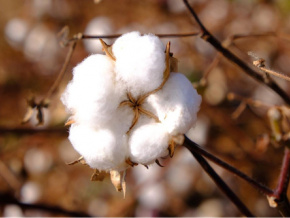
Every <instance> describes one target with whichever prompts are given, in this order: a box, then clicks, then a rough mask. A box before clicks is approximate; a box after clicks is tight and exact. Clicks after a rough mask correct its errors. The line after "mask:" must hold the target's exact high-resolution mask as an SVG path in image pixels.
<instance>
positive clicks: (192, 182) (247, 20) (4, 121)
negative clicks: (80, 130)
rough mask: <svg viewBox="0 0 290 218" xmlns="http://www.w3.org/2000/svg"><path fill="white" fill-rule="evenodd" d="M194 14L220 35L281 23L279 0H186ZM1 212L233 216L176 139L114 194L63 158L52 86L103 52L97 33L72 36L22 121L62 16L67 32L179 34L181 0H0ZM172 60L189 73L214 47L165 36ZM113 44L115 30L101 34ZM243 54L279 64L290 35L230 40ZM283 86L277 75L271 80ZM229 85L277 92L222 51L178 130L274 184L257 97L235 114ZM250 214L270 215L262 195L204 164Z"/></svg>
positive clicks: (51, 56)
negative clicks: (192, 116)
mask: <svg viewBox="0 0 290 218" xmlns="http://www.w3.org/2000/svg"><path fill="white" fill-rule="evenodd" d="M189 2H190V4H191V5H192V6H193V7H194V8H195V9H196V11H197V13H198V15H199V17H200V19H201V20H202V22H203V23H204V25H205V26H206V27H207V28H208V29H209V30H210V32H212V33H213V34H214V35H215V36H216V37H217V38H218V39H219V40H221V41H224V40H225V39H227V38H228V37H230V36H233V35H235V34H246V35H248V34H249V35H251V34H260V33H267V32H272V31H274V32H276V33H278V32H279V33H280V32H282V33H284V34H288V33H289V32H290V1H288V0H215V1H214V0H190V1H189ZM0 5H1V7H0V13H1V16H0V31H1V34H0V100H1V106H0V195H1V196H0V202H1V203H0V215H1V216H78V215H80V216H86V215H89V216H241V214H240V212H239V211H238V210H237V209H236V207H235V206H234V205H233V204H232V203H231V202H230V201H229V200H228V199H227V198H226V197H225V196H224V194H223V193H221V191H220V190H219V189H218V188H217V187H216V186H215V184H214V183H213V182H212V181H211V179H210V178H209V177H208V176H207V175H206V174H205V173H204V172H203V170H202V169H201V167H200V166H199V165H198V163H197V162H196V161H195V159H194V158H193V157H192V155H191V154H190V153H189V152H188V151H187V150H186V149H185V148H183V147H179V148H178V149H177V150H176V152H175V155H174V157H173V158H172V159H170V158H169V159H166V160H162V163H161V164H163V165H164V166H165V167H163V168H160V167H159V166H157V165H152V166H149V170H147V169H146V168H145V167H144V166H137V167H134V168H133V169H130V170H128V173H127V193H126V198H125V199H123V196H122V194H121V193H117V192H116V191H115V189H114V187H113V185H112V184H111V182H110V180H109V178H106V179H105V180H104V181H103V182H91V181H90V177H91V174H92V173H93V170H92V169H90V168H89V167H87V166H83V165H74V166H68V165H66V163H68V162H71V161H73V160H75V159H77V158H78V157H79V155H78V154H77V153H76V152H75V151H74V150H73V148H72V146H71V145H70V142H69V141H68V139H67V136H68V128H67V127H64V123H65V122H66V120H67V118H68V115H67V113H66V112H65V110H64V107H63V105H62V103H61V101H60V95H61V93H62V91H63V90H64V88H65V86H66V85H67V83H68V81H69V80H70V79H71V70H72V68H73V67H74V66H75V65H76V64H77V63H79V62H80V61H82V59H84V58H85V57H87V56H88V55H89V54H92V53H102V51H101V48H100V45H99V42H98V40H92V39H90V40H83V41H80V42H79V43H78V44H77V47H76V50H75V51H74V53H73V56H72V59H71V62H70V64H69V67H68V71H67V73H66V74H65V76H64V79H63V81H62V82H61V84H60V86H59V89H58V92H57V93H56V95H54V96H53V98H52V99H51V103H50V106H49V108H47V109H45V110H44V125H43V126H36V124H37V120H36V118H35V116H33V119H31V120H30V121H29V123H27V124H24V125H21V120H22V119H23V117H24V115H25V113H26V110H27V102H26V100H27V99H28V98H30V97H31V96H35V97H36V100H38V99H41V98H42V97H43V96H44V95H45V94H46V93H47V91H48V90H49V88H50V87H51V85H52V84H53V81H54V80H55V79H56V77H57V75H58V73H59V71H60V69H61V66H62V64H63V63H64V60H65V56H66V54H67V52H68V48H61V46H60V45H59V39H58V38H57V33H58V32H59V31H60V30H61V29H62V28H63V27H64V26H65V25H67V26H68V27H69V29H70V35H69V36H70V37H72V36H73V35H74V34H76V33H79V32H82V33H85V34H88V35H103V34H122V33H126V32H129V31H132V30H138V31H140V32H141V33H155V34H162V33H163V34H165V33H188V32H195V31H198V30H199V29H198V26H197V25H196V23H195V22H194V20H193V19H192V17H191V15H190V14H189V13H188V11H187V10H186V8H185V6H184V5H183V3H182V1H181V0H119V1H112V0H102V1H94V0H84V1H79V0H13V1H7V0H0ZM162 40H163V41H164V43H166V42H167V41H171V51H172V52H173V53H174V56H175V57H176V58H178V60H179V72H181V73H184V74H185V75H186V76H187V77H188V78H189V79H190V80H191V81H192V82H193V83H194V84H196V83H197V82H198V81H199V80H200V79H201V78H202V77H203V76H204V73H205V72H206V70H207V69H208V66H209V65H210V64H211V63H212V62H213V60H214V59H215V57H216V55H217V52H216V50H215V49H214V48H213V47H212V46H211V45H209V44H207V43H206V42H204V41H203V40H202V39H200V38H198V37H187V38H185V37H184V38H166V39H162ZM105 41H106V42H107V43H109V44H110V43H113V42H114V40H105ZM230 48H231V49H232V50H233V51H234V52H235V53H236V54H237V55H238V56H239V57H240V58H242V59H244V60H246V61H249V63H250V62H251V61H252V60H253V57H251V56H249V55H248V53H249V52H251V53H252V54H255V56H257V57H259V58H264V59H265V60H266V65H267V67H269V68H271V69H274V70H275V71H278V72H283V73H284V74H286V75H289V73H290V67H289V66H288V64H289V62H290V44H289V42H288V41H287V40H283V39H281V38H279V37H273V36H265V37H251V38H244V39H239V40H236V41H234V46H232V47H230ZM275 80H276V81H277V83H278V84H279V85H280V86H281V87H283V89H284V90H285V91H286V92H288V93H289V94H290V89H289V85H288V82H286V81H284V80H282V79H279V78H278V79H275ZM230 92H233V93H235V94H238V95H241V96H243V97H246V98H252V99H255V100H259V101H262V102H264V103H266V104H267V105H281V104H283V101H282V100H281V99H280V98H279V97H278V96H277V95H275V93H273V92H272V91H271V90H270V89H268V88H266V87H265V86H263V85H260V84H259V83H257V82H256V81H254V80H253V79H252V78H249V77H248V76H246V75H245V73H244V72H242V71H241V70H240V69H239V68H237V67H236V66H235V65H233V64H232V63H230V62H228V61H227V60H225V59H224V58H222V59H221V60H220V62H219V63H218V64H217V65H216V66H215V67H214V68H213V69H212V70H211V71H210V73H209V74H208V76H207V86H206V88H203V89H200V94H202V96H203V102H202V106H201V110H200V112H199V115H198V121H197V124H196V127H195V128H193V129H191V130H190V131H189V132H188V134H187V135H188V136H189V137H190V138H191V139H192V140H194V141H195V142H197V143H198V144H200V145H201V146H204V148H205V149H206V150H208V151H210V152H211V153H213V154H214V155H216V156H218V157H220V158H221V159H223V160H225V161H226V162H228V163H230V164H232V165H233V166H235V167H236V168H238V169H239V170H241V171H243V172H245V173H246V174H247V175H249V176H251V177H252V178H254V179H256V180H257V181H260V182H261V183H263V184H265V185H267V186H269V187H270V188H275V186H276V184H277V179H278V175H279V170H280V167H281V162H282V157H283V150H284V149H283V147H279V146H274V145H273V144H272V143H268V142H269V141H271V140H270V139H271V138H270V137H271V131H270V126H269V122H268V120H267V116H266V112H267V107H252V106H248V107H247V108H246V110H245V111H244V112H243V113H242V114H241V115H240V116H237V117H233V116H232V114H233V112H234V111H235V110H236V108H237V107H238V106H239V103H240V102H239V101H229V100H228V99H227V94H228V93H230ZM212 166H213V168H214V169H215V170H216V171H217V173H218V174H219V175H220V176H221V177H222V178H223V179H224V180H225V181H226V183H227V184H228V185H229V186H230V187H231V188H232V189H233V190H234V192H235V193H236V194H237V195H238V196H239V197H240V198H241V200H242V201H243V202H244V203H245V204H246V205H247V206H248V207H249V209H250V210H251V211H252V212H253V213H254V214H255V215H256V216H279V213H278V212H277V211H276V210H275V209H272V208H270V207H269V205H268V202H267V199H266V197H264V196H263V195H262V194H260V193H259V192H258V191H257V190H255V189H254V188H252V187H251V186H250V185H249V184H247V183H246V182H244V181H241V180H240V179H239V178H237V177H235V176H233V175H231V174H230V173H228V172H226V171H225V170H223V169H221V168H220V167H218V166H216V165H214V164H212Z"/></svg>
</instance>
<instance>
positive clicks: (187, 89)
mask: <svg viewBox="0 0 290 218" xmlns="http://www.w3.org/2000/svg"><path fill="white" fill-rule="evenodd" d="M147 102H148V103H149V104H151V105H152V107H153V108H154V110H155V111H154V113H155V114H157V115H158V118H159V120H160V121H161V123H162V124H163V125H164V126H165V128H166V129H167V131H168V132H169V134H171V135H175V134H179V133H180V134H184V133H186V132H187V131H188V130H189V129H190V128H191V127H192V126H193V125H194V123H195V121H196V115H197V112H198V110H199V106H200V103H201V96H199V95H198V94H197V91H196V90H195V89H194V88H193V86H192V84H191V83H190V81H189V80H188V79H187V78H186V77H185V76H184V75H183V74H181V73H171V74H170V77H169V79H168V81H167V82H166V83H165V85H164V87H163V88H162V89H161V90H160V91H158V92H156V93H155V94H152V95H150V96H149V97H148V98H147Z"/></svg>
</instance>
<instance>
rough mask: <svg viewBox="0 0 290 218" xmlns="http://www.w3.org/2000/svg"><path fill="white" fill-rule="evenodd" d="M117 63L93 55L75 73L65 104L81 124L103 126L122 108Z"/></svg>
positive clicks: (63, 96)
mask: <svg viewBox="0 0 290 218" xmlns="http://www.w3.org/2000/svg"><path fill="white" fill-rule="evenodd" d="M113 68H114V63H113V62H112V61H111V60H110V59H109V58H108V57H107V56H105V55H98V54H97V55H91V56H89V57H88V58H86V59H85V60H84V61H83V62H81V63H80V64H79V65H77V66H76V67H75V68H74V70H73V79H72V81H71V82H70V83H69V84H68V86H67V89H66V90H65V92H64V94H63V95H62V102H63V104H64V105H65V106H66V107H67V109H68V110H69V111H70V113H72V114H73V115H74V117H73V119H74V120H75V121H76V122H79V123H86V124H88V125H92V126H94V127H99V126H101V125H103V124H104V123H107V122H108V120H110V119H111V116H112V113H113V112H114V111H115V110H116V108H117V107H118V106H119V98H120V94H119V92H116V89H115V75H114V71H113Z"/></svg>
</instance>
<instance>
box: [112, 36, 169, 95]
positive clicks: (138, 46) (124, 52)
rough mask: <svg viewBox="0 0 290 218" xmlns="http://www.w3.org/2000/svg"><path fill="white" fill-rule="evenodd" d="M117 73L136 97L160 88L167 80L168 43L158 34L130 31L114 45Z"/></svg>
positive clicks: (119, 78) (118, 77)
mask: <svg viewBox="0 0 290 218" xmlns="http://www.w3.org/2000/svg"><path fill="white" fill-rule="evenodd" d="M113 53H114V55H115V57H116V68H115V70H116V76H117V79H118V80H121V81H123V82H124V83H125V84H126V86H127V89H128V91H129V92H131V93H132V94H133V95H134V96H135V97H138V96H140V95H141V94H144V93H147V92H149V91H152V90H154V89H156V88H157V87H158V86H159V85H160V84H161V83H162V81H163V72H164V70H165V47H164V45H163V44H162V42H161V41H160V39H159V38H158V37H156V36H154V35H144V36H141V35H140V33H139V32H132V33H127V34H124V35H123V36H121V37H120V38H118V39H117V40H116V42H115V43H114V45H113Z"/></svg>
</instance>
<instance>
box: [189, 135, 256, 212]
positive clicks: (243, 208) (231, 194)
mask: <svg viewBox="0 0 290 218" xmlns="http://www.w3.org/2000/svg"><path fill="white" fill-rule="evenodd" d="M189 141H190V140H189V139H188V138H187V137H185V141H184V146H185V147H186V148H187V149H188V150H189V151H190V152H191V154H192V155H193V156H194V157H195V159H196V160H197V161H198V162H199V164H200V165H201V167H202V168H203V169H204V170H205V172H206V173H207V174H208V175H209V176H210V177H211V178H212V180H213V181H214V182H215V184H216V185H217V186H218V187H219V188H220V190H221V191H222V192H223V193H224V194H225V195H226V196H227V197H228V198H229V199H230V200H231V201H232V203H233V204H235V205H236V207H237V208H238V209H239V210H240V212H241V213H242V214H244V215H245V216H247V217H253V214H252V213H251V212H250V211H249V210H248V208H247V207H246V206H245V205H244V204H243V202H241V200H240V199H239V197H237V196H236V195H235V193H234V192H233V191H232V190H231V189H230V188H229V187H228V186H227V184H226V183H225V182H224V181H223V180H222V179H221V178H220V177H219V175H218V174H217V173H216V172H215V171H214V169H213V168H212V167H211V166H210V165H209V164H208V162H207V161H206V160H205V159H204V158H203V157H202V156H201V155H200V153H198V152H197V151H196V150H195V149H192V146H190V144H189V143H188V142H189Z"/></svg>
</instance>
